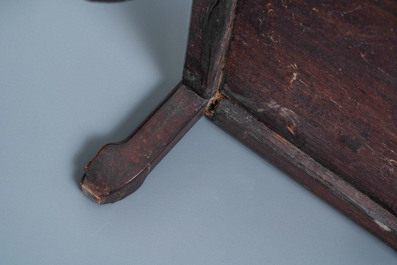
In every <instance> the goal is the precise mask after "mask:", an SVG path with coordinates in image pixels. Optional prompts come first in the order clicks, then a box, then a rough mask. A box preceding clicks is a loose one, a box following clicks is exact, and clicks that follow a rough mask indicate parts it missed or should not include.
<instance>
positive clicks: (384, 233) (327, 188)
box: [205, 96, 397, 250]
mask: <svg viewBox="0 0 397 265" xmlns="http://www.w3.org/2000/svg"><path fill="white" fill-rule="evenodd" d="M205 114H206V115H207V116H208V117H209V118H210V119H212V121H214V122H215V124H217V125H218V126H219V127H221V128H222V129H224V130H225V131H227V132H228V133H229V134H231V135H232V136H234V137H236V138H237V139H238V140H240V141H241V142H243V143H244V144H246V145H248V146H249V147H250V148H251V149H252V150H254V151H255V152H257V153H258V154H259V155H261V156H262V157H264V158H266V159H267V160H268V161H270V162H271V163H273V164H274V165H275V166H277V167H278V168H280V169H281V170H283V171H284V172H286V173H287V174H288V175H289V176H291V177H293V178H294V179H295V180H297V181H298V182H299V183H301V184H302V185H303V186H304V187H305V188H306V189H308V190H310V191H312V192H313V193H315V194H316V195H317V196H319V197H321V198H322V199H324V200H325V201H327V202H328V203H329V204H331V205H332V206H334V207H335V208H336V209H337V210H339V211H341V212H342V213H344V214H345V215H346V216H348V217H349V218H351V219H352V220H353V221H355V222H357V223H358V224H360V225H362V226H363V227H364V228H366V229H367V230H368V231H370V232H371V233H373V234H374V235H376V236H377V237H379V238H380V239H381V240H383V241H384V242H386V243H387V244H388V245H389V246H391V247H392V248H393V249H395V250H397V217H396V216H395V215H393V214H391V213H390V212H389V211H387V210H386V209H384V208H383V207H382V206H380V205H379V204H377V203H376V202H374V201H373V200H371V199H370V198H369V197H368V196H366V195H365V194H364V193H362V192H360V191H359V190H357V189H356V188H354V187H353V186H352V185H350V184H349V183H347V182H346V181H344V180H343V179H342V178H340V177H339V176H338V175H336V174H334V173H333V172H331V171H330V170H328V169H327V168H325V167H323V166H322V165H321V164H319V163H317V162H316V161H315V160H314V159H313V158H311V157H310V156H308V155H307V154H305V153H304V152H302V151H301V150H300V149H298V148H297V147H296V146H294V145H293V144H291V143H290V142H289V141H287V140H286V139H284V138H283V137H281V136H280V135H278V134H277V133H275V132H274V131H272V130H270V129H269V128H268V127H267V126H265V125H264V124H263V123H261V122H260V121H258V120H257V119H256V118H255V117H253V116H252V115H251V114H250V113H248V112H247V111H245V110H244V109H243V108H241V107H240V106H238V105H236V104H233V103H232V102H231V101H230V100H229V99H228V98H225V97H224V96H222V98H221V99H220V101H219V103H218V105H217V106H216V109H215V111H212V112H208V111H206V113H205Z"/></svg>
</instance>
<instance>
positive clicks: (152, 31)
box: [73, 0, 190, 187]
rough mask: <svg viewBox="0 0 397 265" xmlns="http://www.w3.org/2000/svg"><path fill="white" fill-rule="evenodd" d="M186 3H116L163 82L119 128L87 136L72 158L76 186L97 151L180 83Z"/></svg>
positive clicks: (119, 137) (117, 138)
mask: <svg viewBox="0 0 397 265" xmlns="http://www.w3.org/2000/svg"><path fill="white" fill-rule="evenodd" d="M185 1H186V0H176V1H147V0H135V1H131V2H127V3H117V4H118V5H125V9H124V12H123V13H122V15H123V16H125V21H126V22H127V23H130V25H131V28H134V30H131V32H138V34H136V35H135V34H134V35H133V36H131V38H137V37H139V38H141V39H142V42H143V43H144V44H145V46H146V47H147V50H148V52H149V54H150V55H151V56H152V57H153V59H154V61H155V62H156V64H157V68H158V70H159V72H160V74H161V75H162V76H163V79H162V80H161V81H160V82H159V84H158V85H156V86H155V87H153V88H152V89H151V90H152V91H151V92H150V93H149V96H147V97H146V98H145V99H144V100H143V101H142V102H141V103H140V104H139V105H138V106H134V107H133V108H132V109H131V110H130V111H129V113H127V115H126V116H124V118H120V122H119V126H116V128H114V130H112V131H111V132H110V133H108V134H106V135H99V136H98V135H97V133H98V132H95V136H93V137H89V139H88V140H86V142H85V143H84V144H83V146H81V149H80V150H79V151H78V152H77V154H76V156H75V158H74V166H75V168H74V174H73V178H74V180H75V182H76V184H77V185H78V186H79V187H80V180H81V177H82V176H83V174H84V171H83V169H84V167H85V166H86V165H87V163H88V162H89V161H90V160H91V159H92V158H94V157H95V155H96V154H97V152H98V151H99V149H100V148H101V147H102V146H103V145H105V144H107V143H114V142H119V141H121V140H123V139H125V138H126V137H128V136H129V135H130V134H131V133H132V132H133V131H134V129H135V128H136V127H137V126H138V125H139V124H140V123H141V122H142V121H143V120H144V119H145V118H146V117H147V116H148V115H149V114H150V112H152V111H153V110H154V109H155V108H156V106H157V105H158V104H159V103H160V102H161V101H162V100H163V99H164V98H165V97H166V96H167V94H168V93H169V92H170V91H171V90H172V89H173V88H174V87H175V86H176V85H177V84H178V82H179V81H180V80H181V78H182V67H183V60H184V54H185V50H186V42H187V28H188V23H189V19H188V18H189V16H190V9H189V11H188V13H187V14H181V12H182V11H183V12H185V9H186V3H185ZM92 4H101V3H92ZM106 4H109V5H110V3H106ZM113 4H115V3H113ZM182 9H183V10H182ZM158 10H161V11H162V12H159V11H158ZM181 10H182V11H181ZM109 89H110V88H109Z"/></svg>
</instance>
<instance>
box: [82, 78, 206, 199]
mask: <svg viewBox="0 0 397 265" xmlns="http://www.w3.org/2000/svg"><path fill="white" fill-rule="evenodd" d="M178 92H179V93H183V97H184V101H183V102H182V103H181V104H184V105H186V106H188V105H189V106H190V105H191V101H192V100H195V101H200V102H201V103H200V105H199V107H198V108H197V109H195V112H194V113H193V114H192V115H187V114H185V113H179V114H183V115H185V117H184V120H183V125H182V126H180V127H179V128H177V130H176V131H174V132H170V133H173V135H172V137H171V138H169V141H167V142H166V143H165V144H164V143H163V146H158V147H160V150H159V151H158V152H157V153H156V154H155V155H153V156H152V157H151V159H150V160H148V161H147V163H146V164H145V165H144V166H143V167H142V168H140V170H138V171H137V172H136V173H135V175H134V176H133V177H131V178H130V179H129V181H128V182H126V183H124V184H123V185H122V186H120V187H118V188H117V189H113V190H110V191H108V190H103V189H100V188H98V186H97V185H95V183H93V182H92V181H90V180H88V181H87V170H88V169H89V168H90V166H91V165H92V163H93V162H97V160H99V159H100V158H99V157H100V156H101V155H102V153H103V152H104V150H105V149H106V148H107V147H113V146H122V145H124V144H128V142H129V141H131V140H133V139H134V136H136V135H138V134H140V133H141V131H142V130H143V128H144V127H145V125H147V124H148V123H150V122H151V119H152V117H153V116H155V115H156V113H159V112H164V111H165V110H163V109H162V107H163V106H164V105H166V104H167V102H169V101H171V100H174V101H177V100H178V99H175V98H174V95H175V94H176V93H178ZM206 104H207V100H205V99H202V98H200V97H199V96H198V95H197V94H195V93H194V92H193V91H191V90H190V89H188V88H187V87H185V86H184V85H183V84H179V85H178V86H177V87H176V88H175V89H174V90H173V91H172V92H171V93H170V94H169V96H168V97H167V98H166V99H165V100H164V101H163V102H162V103H161V104H160V105H159V106H158V107H157V108H156V109H155V111H153V112H152V113H151V114H150V115H149V116H148V118H147V119H146V120H145V121H144V122H142V124H141V125H140V126H139V127H138V128H137V129H136V130H135V131H134V132H133V133H132V134H131V135H130V136H129V137H128V138H127V139H126V140H123V141H121V142H119V143H116V144H107V145H105V146H103V147H102V148H101V149H100V150H99V151H98V154H97V155H96V156H95V157H94V158H93V159H92V160H91V161H90V162H89V163H88V165H87V166H86V167H85V174H84V176H83V178H82V180H81V189H82V191H83V193H84V194H85V195H86V196H87V197H88V198H90V199H91V200H93V201H95V202H96V203H98V204H106V203H112V202H116V201H118V200H121V199H123V198H125V197H126V196H128V195H130V194H131V193H133V192H135V191H136V190H137V189H138V188H139V187H140V186H141V185H142V184H143V182H144V180H145V179H146V177H147V175H148V174H149V173H150V172H151V171H152V170H153V168H154V167H155V166H156V165H157V164H158V163H159V162H160V161H161V159H163V158H164V156H165V155H166V154H167V153H168V152H169V151H170V150H171V149H172V148H173V147H174V146H175V145H176V143H177V142H178V141H179V140H180V139H181V138H182V137H183V136H184V135H185V134H186V132H187V131H189V129H190V128H191V127H192V126H193V125H194V124H195V123H196V122H197V121H198V120H199V119H200V118H201V117H202V116H203V113H204V109H205V106H206ZM164 122H167V121H164ZM155 125H156V124H155ZM158 126H161V124H158ZM153 137H154V135H153ZM154 138H155V137H154ZM151 141H152V143H153V144H155V145H160V144H162V143H157V142H156V139H151ZM130 155H133V154H130ZM115 178H117V176H115Z"/></svg>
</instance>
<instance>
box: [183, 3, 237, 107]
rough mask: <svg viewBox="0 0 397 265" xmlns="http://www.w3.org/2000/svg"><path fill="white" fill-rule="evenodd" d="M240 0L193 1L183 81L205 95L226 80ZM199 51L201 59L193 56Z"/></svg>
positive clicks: (213, 91)
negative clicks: (226, 67)
mask: <svg viewBox="0 0 397 265" xmlns="http://www.w3.org/2000/svg"><path fill="white" fill-rule="evenodd" d="M237 2H238V0H193V4H192V12H191V18H190V27H189V36H188V42H187V49H186V59H185V65H184V68H183V77H182V83H183V84H185V85H186V86H188V87H190V88H191V89H192V90H193V91H195V92H196V93H197V94H198V95H200V96H201V97H203V98H206V99H209V98H211V97H212V96H214V94H216V92H217V91H218V90H219V87H220V85H221V82H222V81H223V72H224V66H225V60H226V58H225V57H226V53H227V50H228V49H229V43H230V38H231V34H232V29H233V23H234V18H235V13H236V8H237ZM194 11H196V12H198V13H195V12H194ZM197 51H200V52H199V53H200V56H198V57H199V58H195V57H194V56H191V54H196V53H197Z"/></svg>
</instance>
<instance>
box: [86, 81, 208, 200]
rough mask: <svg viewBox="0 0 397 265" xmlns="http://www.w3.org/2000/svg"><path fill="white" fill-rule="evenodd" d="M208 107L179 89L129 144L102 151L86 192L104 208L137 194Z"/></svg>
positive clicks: (93, 163)
mask: <svg viewBox="0 0 397 265" xmlns="http://www.w3.org/2000/svg"><path fill="white" fill-rule="evenodd" d="M206 103H207V101H206V100H204V99H202V98H201V97H199V96H198V95H197V94H195V93H194V92H193V91H191V90H189V89H187V88H186V87H185V86H184V85H178V86H177V88H176V90H175V91H174V92H173V93H171V95H170V96H169V98H168V99H167V100H166V101H165V102H164V103H163V104H162V105H161V106H160V107H159V108H158V109H157V110H156V111H154V112H153V114H152V115H151V116H150V117H149V118H148V119H147V120H146V121H145V122H144V123H143V124H142V125H141V126H140V127H139V128H138V129H137V130H136V132H134V133H133V134H132V135H131V136H130V137H129V138H128V139H127V140H126V141H124V142H122V143H118V144H108V145H105V146H104V147H102V149H101V150H100V151H99V152H98V154H97V156H96V157H95V158H94V159H93V160H92V161H91V162H90V163H89V164H88V165H87V166H86V168H85V174H84V177H83V179H82V181H81V187H82V190H83V192H84V193H85V194H86V195H87V196H88V197H89V198H91V199H93V200H94V201H96V202H97V203H99V204H104V203H110V202H115V201H118V200H120V199H122V198H124V197H126V196H127V195H129V194H131V193H132V192H134V191H135V190H137V189H138V188H139V187H140V186H141V185H142V183H143V181H144V180H145V178H146V176H147V175H148V174H149V172H150V171H151V170H152V169H153V168H154V167H155V166H156V165H157V164H158V162H159V161H160V160H161V159H162V158H163V157H164V156H165V155H166V154H167V153H168V151H169V150H171V148H172V147H174V145H175V144H176V143H177V142H178V141H179V140H180V139H181V138H182V137H183V135H184V134H185V133H186V132H187V131H188V130H189V129H190V128H191V127H192V126H193V125H194V124H195V123H196V121H197V120H198V119H200V117H201V116H202V115H203V111H204V107H205V105H206Z"/></svg>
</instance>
